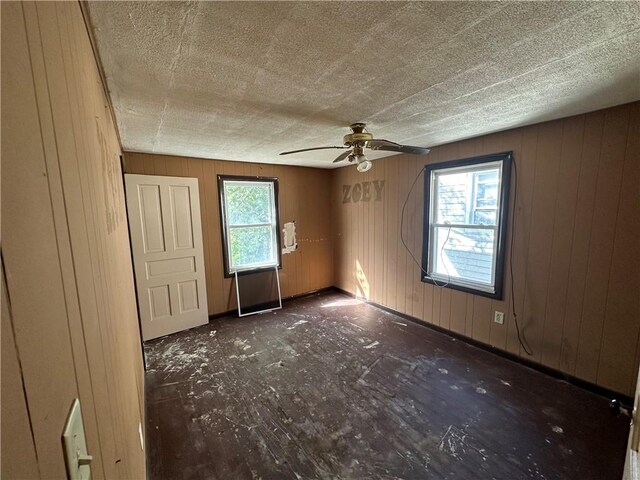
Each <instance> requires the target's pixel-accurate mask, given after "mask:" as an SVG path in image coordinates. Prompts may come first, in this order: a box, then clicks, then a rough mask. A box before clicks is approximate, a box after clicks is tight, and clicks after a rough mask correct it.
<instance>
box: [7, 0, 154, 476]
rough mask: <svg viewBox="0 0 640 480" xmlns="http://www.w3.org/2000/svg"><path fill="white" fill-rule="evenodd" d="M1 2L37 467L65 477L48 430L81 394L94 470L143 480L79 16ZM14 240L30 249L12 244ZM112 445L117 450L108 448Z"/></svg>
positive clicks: (55, 7)
mask: <svg viewBox="0 0 640 480" xmlns="http://www.w3.org/2000/svg"><path fill="white" fill-rule="evenodd" d="M2 11H3V27H5V28H3V34H6V33H8V34H11V41H10V42H8V43H6V45H11V48H9V49H5V48H4V46H5V42H3V54H4V55H3V62H5V61H8V60H11V62H12V64H11V68H7V69H5V74H3V93H4V92H10V93H8V94H7V95H6V96H3V100H5V109H3V134H5V135H9V138H10V140H7V141H6V142H3V156H4V158H5V160H8V163H5V180H6V179H7V178H11V174H12V173H16V174H17V176H16V178H15V179H14V180H12V181H9V182H7V184H6V185H9V184H11V185H13V184H15V185H17V187H16V188H19V190H20V191H21V192H22V193H23V194H25V195H27V194H28V195H29V196H30V197H31V198H30V201H29V202H27V203H25V202H23V201H22V198H21V196H20V194H18V195H11V197H9V198H10V199H11V204H13V203H14V202H17V203H16V205H20V207H19V208H13V209H11V211H15V212H16V214H17V213H18V212H19V213H20V215H21V218H18V217H16V218H13V217H11V216H9V215H5V225H7V224H8V225H10V228H9V227H7V230H8V231H9V232H10V234H7V235H5V245H4V246H3V254H4V257H5V260H6V265H7V276H8V278H9V282H8V283H9V284H8V289H9V291H10V292H12V293H11V297H12V307H13V311H14V316H15V325H16V328H15V339H16V340H17V342H18V350H19V351H20V352H21V357H23V358H22V359H21V360H22V365H23V370H22V371H23V374H24V378H25V391H26V394H27V395H26V399H27V402H28V406H29V409H28V411H29V414H30V415H31V424H32V426H33V434H34V439H35V443H36V446H37V461H38V463H39V468H40V472H42V475H44V476H46V477H58V476H60V477H63V476H65V467H64V461H63V456H62V452H61V446H60V433H61V431H62V427H63V425H64V422H65V420H66V416H67V413H68V410H69V407H70V405H71V402H72V400H73V398H75V397H79V398H80V400H81V402H82V406H83V417H84V423H85V430H86V433H87V439H88V443H89V448H90V451H91V453H92V454H93V455H94V459H95V463H94V469H93V476H94V477H96V478H103V477H105V476H110V477H128V478H141V477H143V476H144V459H143V455H142V452H141V451H140V450H136V448H135V447H136V446H137V447H138V449H139V437H138V424H139V421H140V417H141V404H142V400H141V394H142V395H143V392H141V388H140V385H139V382H140V381H141V379H142V377H141V355H140V346H139V336H138V329H137V323H136V320H135V304H134V297H133V286H132V283H131V280H132V278H131V265H130V258H129V255H128V253H127V252H128V249H129V244H128V239H127V233H126V227H125V226H123V225H122V223H120V227H119V228H118V224H117V221H118V219H121V218H123V217H124V214H123V211H124V208H123V205H124V203H123V201H124V198H123V196H122V191H121V190H120V191H119V192H116V191H113V190H110V191H107V188H108V187H107V186H106V185H105V184H106V182H108V181H110V180H111V181H113V180H114V181H115V182H116V183H115V185H112V186H115V187H116V188H115V189H116V190H117V187H118V186H119V185H120V182H121V177H120V161H119V153H120V150H119V144H118V141H117V137H116V132H115V128H114V125H113V124H112V122H111V117H110V115H109V110H108V106H107V102H106V98H105V97H104V91H103V90H102V87H101V83H100V82H101V80H100V77H99V74H98V71H97V65H96V63H95V58H94V56H93V51H92V49H91V45H90V41H89V38H88V35H87V31H86V25H85V23H84V19H83V17H82V13H81V9H80V7H79V5H78V4H77V3H58V4H54V3H51V4H32V3H25V4H17V3H16V4H8V5H5V4H3V5H2ZM7 20H9V23H8V24H5V23H4V22H6V21H7ZM9 24H10V25H11V27H9V26H8V25H9ZM14 30H15V31H14ZM25 35H28V38H27V37H26V36H25ZM27 42H28V43H27ZM20 50H22V51H20ZM12 53H16V54H17V58H13V57H14V56H13V55H12ZM29 61H31V64H30V65H29ZM29 77H31V78H29ZM18 78H19V79H20V81H19V82H15V80H16V79H18ZM7 98H10V99H11V102H17V104H19V106H18V107H17V108H15V109H13V108H11V105H12V104H11V102H10V101H7V100H6V99H7ZM5 115H7V117H5ZM18 124H19V126H20V128H19V130H18V132H19V133H17V134H16V133H15V132H12V130H11V129H12V125H18ZM38 138H39V139H40V143H38ZM12 157H14V160H13V161H11V158H12ZM27 159H28V160H27ZM7 165H8V167H7ZM13 167H16V168H15V169H14V168H13ZM105 171H106V172H105ZM7 172H8V173H7ZM105 177H106V178H105ZM36 180H37V181H36ZM6 185H5V184H3V186H4V187H5V188H4V189H3V190H4V191H3V193H4V194H6V193H7V192H10V189H9V188H7V186H6ZM30 187H36V189H37V193H36V194H35V195H33V192H32V191H31V190H30ZM111 194H114V195H115V197H114V198H112V197H111V196H110V195H111ZM39 201H40V202H41V204H40V205H39V206H38V208H35V207H36V204H37V203H38V202H39ZM108 201H113V202H114V204H113V205H111V204H108ZM6 204H7V203H6V202H5V205H6ZM30 207H34V208H33V210H34V211H33V212H32V211H31V210H30V209H29V208H30ZM107 207H109V208H110V207H113V208H114V209H115V210H110V211H107ZM7 218H9V222H8V223H7V222H6V219H7ZM107 221H112V222H114V223H115V225H112V226H113V227H114V228H115V230H111V231H109V230H108V228H107ZM20 222H23V223H24V222H29V223H30V224H31V225H32V227H31V228H36V229H37V230H38V232H37V233H34V232H28V231H27V230H26V229H24V228H23V227H22V226H21V223H20ZM96 222H98V223H96ZM49 227H51V230H47V229H48V228H49ZM23 235H26V236H23ZM25 238H26V239H27V240H26V241H25ZM12 241H16V242H17V243H19V244H20V248H21V249H27V250H29V249H30V250H31V251H30V253H28V254H27V253H25V252H26V250H25V252H22V253H21V251H20V250H13V247H12ZM52 249H53V250H52ZM34 252H35V253H34ZM41 255H43V256H44V257H43V258H42V259H40V258H39V256H41ZM27 259H28V260H27ZM29 265H32V266H33V267H34V268H35V270H34V268H31V267H29ZM96 279H98V280H97V282H96V283H95V284H94V281H95V280H96ZM96 286H97V287H98V288H99V292H100V297H101V298H100V300H99V301H98V299H97V298H96V297H97V296H98V295H97V289H96V290H94V288H95V287H96ZM14 290H15V291H14ZM34 291H36V292H37V294H33V293H32V292H34ZM30 292H31V293H30ZM27 296H28V297H29V298H30V299H31V300H28V299H27ZM102 297H104V298H102ZM34 298H37V300H36V301H34V300H33V299H34ZM23 302H28V305H26V310H25V306H23V305H22V303H23ZM41 302H42V303H41ZM25 311H26V312H27V313H28V316H26V317H24V318H28V326H27V329H25V328H24V327H25V325H23V323H24V321H25V319H24V318H23V317H22V315H23V313H24V312H25ZM117 322H119V325H117V326H116V325H115V323H117ZM39 339H41V340H42V341H39ZM20 344H22V345H20ZM52 365H55V366H56V368H55V369H52V368H51V366H52ZM132 367H134V368H132ZM94 405H95V407H94ZM114 412H117V414H116V413H114ZM132 447H133V448H132ZM118 452H126V456H120V458H119V459H116V458H115V456H116V455H115V454H117V453H118ZM136 452H137V453H136ZM111 460H114V461H115V460H118V461H119V462H120V465H116V466H114V464H113V463H112V462H111ZM3 463H4V462H3ZM3 466H6V464H5V465H3Z"/></svg>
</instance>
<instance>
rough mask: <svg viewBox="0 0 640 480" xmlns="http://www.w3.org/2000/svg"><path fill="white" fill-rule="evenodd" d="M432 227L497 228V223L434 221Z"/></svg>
mask: <svg viewBox="0 0 640 480" xmlns="http://www.w3.org/2000/svg"><path fill="white" fill-rule="evenodd" d="M431 226H432V227H439V228H448V227H451V228H473V229H478V230H497V229H498V226H497V225H473V224H470V223H432V224H431Z"/></svg>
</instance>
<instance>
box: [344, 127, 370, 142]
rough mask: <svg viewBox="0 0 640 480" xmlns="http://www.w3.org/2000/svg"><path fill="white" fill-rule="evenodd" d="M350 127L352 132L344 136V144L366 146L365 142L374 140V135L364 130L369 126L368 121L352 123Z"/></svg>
mask: <svg viewBox="0 0 640 480" xmlns="http://www.w3.org/2000/svg"><path fill="white" fill-rule="evenodd" d="M349 128H351V130H352V133H349V134H347V135H345V136H344V138H343V139H342V140H343V142H344V144H345V145H347V146H353V145H360V146H364V143H365V142H368V141H370V140H373V135H372V134H370V133H369V132H366V133H365V132H364V129H365V128H367V124H366V123H352V124H351V125H350V126H349Z"/></svg>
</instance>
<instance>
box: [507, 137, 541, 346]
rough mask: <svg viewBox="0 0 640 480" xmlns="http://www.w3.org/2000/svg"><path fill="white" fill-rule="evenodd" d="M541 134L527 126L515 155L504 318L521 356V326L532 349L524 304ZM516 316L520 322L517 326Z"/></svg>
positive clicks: (511, 342)
mask: <svg viewBox="0 0 640 480" xmlns="http://www.w3.org/2000/svg"><path fill="white" fill-rule="evenodd" d="M538 137H539V127H538V126H537V125H536V126H531V127H525V128H524V129H523V131H522V145H521V149H520V151H516V152H515V154H514V164H515V166H516V167H515V168H516V170H517V175H518V177H517V179H518V181H517V186H516V184H515V182H514V186H515V187H516V188H517V190H518V192H517V199H516V200H517V205H516V206H515V207H514V211H516V218H515V221H514V222H513V227H512V229H513V228H515V239H514V241H513V250H512V252H511V255H512V256H513V292H512V294H511V295H510V296H511V297H512V298H510V299H509V311H508V312H507V315H506V316H505V318H506V322H507V329H508V334H507V351H509V352H511V353H517V354H519V355H525V352H524V350H523V349H522V346H521V345H520V340H519V339H518V328H520V334H521V338H522V341H523V342H526V344H527V348H530V347H529V346H528V341H527V340H528V336H527V332H526V329H525V322H524V304H525V285H526V279H527V266H528V264H527V255H528V251H529V228H530V225H531V212H532V208H533V185H534V179H535V168H536V158H537V150H538ZM514 176H515V172H514ZM514 190H515V189H514ZM514 311H515V315H516V316H515V317H514ZM516 319H517V323H518V325H516Z"/></svg>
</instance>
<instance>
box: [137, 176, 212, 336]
mask: <svg viewBox="0 0 640 480" xmlns="http://www.w3.org/2000/svg"><path fill="white" fill-rule="evenodd" d="M125 184H126V188H127V211H128V215H129V224H130V227H131V244H132V247H133V263H134V270H135V275H136V288H137V294H138V304H139V307H140V323H141V325H142V335H143V338H144V340H149V339H152V338H156V337H161V336H163V335H168V334H170V333H174V332H178V331H180V330H186V329H188V328H192V327H195V326H198V325H203V324H205V323H207V321H208V319H209V318H208V313H207V298H206V285H205V274H204V254H203V244H202V226H201V222H200V200H199V196H198V180H197V179H196V178H181V177H160V176H153V175H125Z"/></svg>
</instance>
